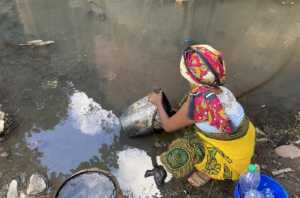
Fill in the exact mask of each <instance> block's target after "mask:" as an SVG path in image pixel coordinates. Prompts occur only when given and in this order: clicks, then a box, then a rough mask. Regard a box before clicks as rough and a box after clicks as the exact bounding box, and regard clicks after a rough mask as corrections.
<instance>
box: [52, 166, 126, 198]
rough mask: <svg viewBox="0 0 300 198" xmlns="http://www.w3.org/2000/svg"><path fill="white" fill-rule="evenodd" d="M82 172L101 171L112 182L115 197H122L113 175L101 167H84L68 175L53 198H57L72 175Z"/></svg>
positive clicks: (75, 175)
mask: <svg viewBox="0 0 300 198" xmlns="http://www.w3.org/2000/svg"><path fill="white" fill-rule="evenodd" d="M84 173H101V174H103V175H105V176H107V177H108V178H109V180H110V181H111V182H112V183H113V185H114V188H115V190H116V198H124V195H123V192H122V190H121V187H120V185H119V182H118V180H117V179H116V178H115V176H113V175H112V174H111V173H110V172H108V171H105V170H102V169H98V168H90V169H84V170H81V171H79V172H77V173H75V174H73V175H72V176H70V177H69V178H68V179H66V180H65V181H64V182H63V183H62V185H61V186H60V187H59V189H58V190H57V192H56V194H55V198H58V195H59V193H60V191H61V189H62V188H63V187H64V186H65V185H66V184H67V183H68V181H70V180H71V179H73V178H74V177H77V176H79V175H82V174H84Z"/></svg>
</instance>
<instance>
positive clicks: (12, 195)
mask: <svg viewBox="0 0 300 198" xmlns="http://www.w3.org/2000/svg"><path fill="white" fill-rule="evenodd" d="M18 197H19V196H18V182H17V180H12V181H11V182H10V184H9V187H8V192H7V195H6V198H18Z"/></svg>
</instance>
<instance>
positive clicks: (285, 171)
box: [272, 168, 294, 176]
mask: <svg viewBox="0 0 300 198" xmlns="http://www.w3.org/2000/svg"><path fill="white" fill-rule="evenodd" d="M289 172H294V170H293V169H291V168H284V169H280V170H273V171H272V174H273V175H274V176H277V175H281V174H283V173H289Z"/></svg>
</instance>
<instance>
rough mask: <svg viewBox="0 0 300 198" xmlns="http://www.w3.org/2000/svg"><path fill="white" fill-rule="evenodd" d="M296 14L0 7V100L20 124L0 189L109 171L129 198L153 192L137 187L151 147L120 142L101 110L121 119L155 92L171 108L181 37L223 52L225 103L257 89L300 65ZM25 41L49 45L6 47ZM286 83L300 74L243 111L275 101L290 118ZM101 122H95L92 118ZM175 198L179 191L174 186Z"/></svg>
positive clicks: (256, 9) (223, 6)
mask: <svg viewBox="0 0 300 198" xmlns="http://www.w3.org/2000/svg"><path fill="white" fill-rule="evenodd" d="M299 6H300V4H299V3H295V4H294V5H281V3H280V1H273V0H269V1H265V2H258V1H257V2H252V1H247V2H244V1H235V2H225V1H218V0H212V1H209V2H208V1H207V2H206V1H198V0H189V1H188V2H187V3H184V4H182V5H176V4H175V2H174V1H155V0H127V1H123V0H92V1H85V0H68V1H61V0H52V1H48V0H15V1H11V0H2V1H1V2H0V30H1V32H3V34H2V33H1V35H0V38H1V40H0V49H1V50H0V66H1V67H0V82H1V83H0V96H1V97H0V101H1V103H2V104H3V106H7V107H10V106H12V108H11V109H13V112H17V115H18V116H19V117H20V120H24V122H23V123H22V125H21V126H20V127H19V128H18V130H17V131H16V132H14V134H12V135H11V136H9V137H8V139H7V141H6V142H4V143H3V147H5V148H6V149H7V150H8V151H9V153H10V154H11V155H10V157H9V158H8V160H6V161H5V163H0V172H3V173H4V174H3V177H2V178H3V179H2V178H1V181H0V185H5V184H7V183H9V182H10V180H11V179H12V178H13V177H15V176H17V175H21V174H23V173H24V172H26V173H27V174H28V175H29V174H31V173H32V172H36V171H39V172H41V173H44V174H48V175H50V174H51V173H56V174H66V173H71V172H75V171H77V170H80V169H83V168H86V167H91V166H99V167H105V168H107V169H110V170H113V172H114V174H116V175H117V176H118V177H119V179H120V183H121V185H122V187H123V188H124V190H126V191H130V192H131V193H132V195H134V196H140V195H141V193H142V191H143V189H147V190H149V191H146V192H149V196H150V194H151V195H153V194H159V191H158V190H157V189H155V186H153V181H150V180H151V179H149V180H148V179H144V178H143V175H144V171H145V169H150V159H149V156H147V154H146V153H148V154H149V153H151V152H152V151H153V148H152V145H153V142H154V138H143V139H138V140H136V139H135V140H129V139H128V138H127V137H125V136H124V135H122V133H119V129H118V128H119V126H118V124H117V123H116V125H114V124H112V123H115V122H116V117H115V116H114V115H113V114H111V113H110V112H109V111H106V110H105V109H113V110H114V112H119V111H120V110H122V109H124V108H125V107H126V106H127V105H129V104H131V103H132V102H133V101H136V100H137V99H139V98H141V97H143V96H144V95H145V94H147V92H148V91H150V90H151V89H152V88H153V87H155V86H160V87H162V88H163V89H164V90H165V91H166V92H167V94H168V97H170V99H171V101H172V102H173V104H174V103H175V102H176V101H178V100H179V99H180V97H182V96H183V95H184V94H185V92H186V90H187V89H186V87H185V85H186V83H185V82H184V80H183V79H182V78H181V76H180V74H179V68H178V63H179V58H180V50H181V46H182V41H183V40H184V39H185V38H187V37H192V38H193V39H195V40H196V41H197V42H201V43H209V44H212V45H213V46H215V47H216V48H218V49H220V50H222V51H223V52H224V55H225V60H226V61H227V65H228V71H229V73H228V83H229V84H228V85H229V87H230V88H232V89H233V91H234V92H235V93H240V92H242V91H243V90H247V89H248V88H251V87H253V86H255V85H257V84H259V83H260V82H262V81H263V80H265V79H266V78H268V77H270V76H272V75H273V74H274V72H275V71H277V70H278V68H281V67H284V66H286V65H291V64H293V65H299V60H298V59H299V58H298V57H299V56H298V54H299V53H300V51H299V50H300V46H299V42H298V40H299V38H298V35H299V33H300V25H299V24H300V23H299V20H298V19H299V12H298V10H299ZM2 16H3V17H2ZM32 39H43V40H54V41H55V44H54V45H52V46H49V47H46V48H35V49H32V48H22V49H20V48H15V47H14V45H13V44H14V43H18V42H20V43H23V42H24V41H27V40H32ZM2 40H5V41H7V40H8V41H9V43H8V44H9V45H8V46H6V45H3V43H2ZM9 46H10V47H9ZM291 60H292V61H291ZM291 73H292V74H294V75H293V76H294V77H293V80H295V81H297V79H298V75H296V74H298V73H299V68H297V69H295V71H294V70H289V71H287V72H286V74H285V76H283V78H282V79H281V80H279V81H278V82H277V84H275V86H274V87H271V88H268V90H267V91H263V92H262V93H260V100H258V99H257V97H256V98H254V99H252V101H254V102H253V106H257V104H260V103H262V104H265V103H274V104H277V103H278V100H277V99H278V97H282V98H283V100H282V103H285V106H287V105H288V106H289V108H290V109H292V108H293V106H297V105H296V104H298V103H299V102H298V103H297V102H296V99H297V98H298V97H299V94H298V93H300V92H299V91H297V90H295V89H296V88H297V87H296V88H295V86H290V85H289V84H290V83H285V84H284V81H285V82H287V81H286V80H287V79H288V80H289V79H290V77H291V75H290V74H291ZM249 74H251V75H249ZM280 75H281V74H280ZM281 76H282V75H281ZM67 81H72V82H73V83H74V84H75V85H76V88H77V89H78V90H81V91H77V92H76V91H75V92H72V93H70V94H66V93H65V92H66V90H64V89H63V88H62V86H63V84H64V82H67ZM283 85H284V88H283V89H278V87H281V86H283ZM274 90H277V91H276V92H274ZM266 95H268V96H269V97H268V99H266V98H267V97H265V96H266ZM287 95H288V97H287ZM290 96H292V97H290ZM291 98H293V99H291ZM287 101H288V102H287ZM100 104H101V105H103V107H104V108H102V107H101V105H100ZM248 104H249V102H248ZM107 116H110V118H109V119H107V120H105V121H104V122H103V121H102V119H100V118H103V117H106V118H107ZM128 146H129V147H133V148H134V149H127V148H128ZM135 147H136V148H135ZM134 161H136V164H139V165H140V164H141V167H140V169H138V167H137V166H136V164H135V163H131V162H134ZM118 166H119V169H117V167H118ZM133 167H135V168H136V169H134V168H133ZM131 172H132V174H130V175H129V174H128V173H131ZM51 175H52V174H51ZM133 176H136V177H137V180H136V181H135V180H131V179H132V177H133ZM55 179H56V178H55V177H54V178H52V177H50V180H51V181H50V182H52V184H53V183H55V182H56V183H58V184H60V183H61V182H62V180H63V179H64V178H59V179H57V180H55ZM54 180H55V181H54ZM1 182H2V183H1ZM131 182H133V183H131ZM143 182H145V184H143ZM56 183H55V184H56ZM176 190H177V191H180V190H183V189H178V188H177V186H176V185H175V187H174V191H176ZM180 192H181V191H180ZM129 194H130V193H129ZM175 194H176V193H175ZM217 194H218V193H217ZM141 196H142V195H141ZM176 196H177V197H182V196H180V195H176ZM176 196H175V197H176ZM220 196H222V197H229V195H228V194H226V195H224V194H222V193H220ZM142 197H143V196H142Z"/></svg>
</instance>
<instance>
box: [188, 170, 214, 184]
mask: <svg viewBox="0 0 300 198" xmlns="http://www.w3.org/2000/svg"><path fill="white" fill-rule="evenodd" d="M209 180H210V177H209V176H207V175H206V174H205V173H203V172H201V171H195V172H194V173H193V174H192V175H191V176H190V177H189V178H188V182H189V184H191V185H192V186H194V187H200V186H203V185H205V184H206V183H207V182H208V181H209Z"/></svg>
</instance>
